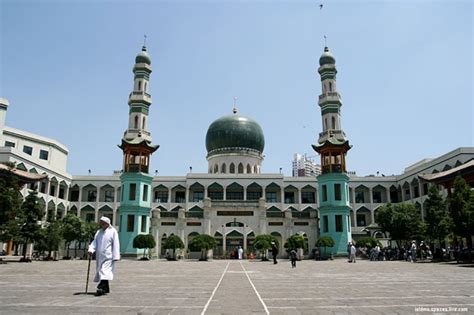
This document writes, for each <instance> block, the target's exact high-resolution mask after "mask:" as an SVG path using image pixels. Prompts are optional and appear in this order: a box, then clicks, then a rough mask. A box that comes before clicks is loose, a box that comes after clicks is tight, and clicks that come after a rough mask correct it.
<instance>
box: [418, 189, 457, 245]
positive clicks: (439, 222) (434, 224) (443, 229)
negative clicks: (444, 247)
mask: <svg viewBox="0 0 474 315" xmlns="http://www.w3.org/2000/svg"><path fill="white" fill-rule="evenodd" d="M425 209H426V218H425V223H426V236H427V237H428V239H429V240H430V241H434V240H437V241H438V242H439V244H440V245H441V242H442V241H443V240H444V239H445V238H446V237H447V236H448V234H449V233H450V231H451V228H452V220H451V217H450V216H449V211H448V209H447V205H446V202H445V201H444V200H443V197H442V196H441V194H440V192H439V189H438V186H436V185H432V186H431V187H430V189H429V191H428V199H426V201H425Z"/></svg>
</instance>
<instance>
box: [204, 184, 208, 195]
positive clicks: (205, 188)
mask: <svg viewBox="0 0 474 315" xmlns="http://www.w3.org/2000/svg"><path fill="white" fill-rule="evenodd" d="M207 194H208V187H207V185H206V186H204V198H206V197H208V195H207Z"/></svg>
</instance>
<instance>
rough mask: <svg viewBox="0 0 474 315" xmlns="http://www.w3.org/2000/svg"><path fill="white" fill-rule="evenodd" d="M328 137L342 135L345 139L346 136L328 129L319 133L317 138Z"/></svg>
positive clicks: (342, 132)
mask: <svg viewBox="0 0 474 315" xmlns="http://www.w3.org/2000/svg"><path fill="white" fill-rule="evenodd" d="M329 135H342V136H343V137H346V134H345V133H344V131H342V130H338V129H329V130H326V131H323V132H320V133H319V137H324V136H329Z"/></svg>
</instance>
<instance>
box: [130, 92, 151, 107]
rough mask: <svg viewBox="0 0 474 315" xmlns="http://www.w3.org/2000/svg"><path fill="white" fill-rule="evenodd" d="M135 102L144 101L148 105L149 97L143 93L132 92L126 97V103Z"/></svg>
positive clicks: (149, 102)
mask: <svg viewBox="0 0 474 315" xmlns="http://www.w3.org/2000/svg"><path fill="white" fill-rule="evenodd" d="M136 101H138V102H139V101H144V102H146V103H148V104H151V95H150V94H148V93H146V92H145V91H137V92H132V93H130V95H129V96H128V102H129V103H133V102H136Z"/></svg>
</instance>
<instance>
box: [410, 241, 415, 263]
mask: <svg viewBox="0 0 474 315" xmlns="http://www.w3.org/2000/svg"><path fill="white" fill-rule="evenodd" d="M410 253H411V260H410V261H411V262H416V241H412V242H411V247H410Z"/></svg>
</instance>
